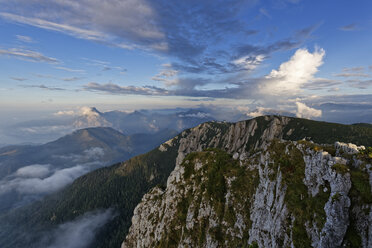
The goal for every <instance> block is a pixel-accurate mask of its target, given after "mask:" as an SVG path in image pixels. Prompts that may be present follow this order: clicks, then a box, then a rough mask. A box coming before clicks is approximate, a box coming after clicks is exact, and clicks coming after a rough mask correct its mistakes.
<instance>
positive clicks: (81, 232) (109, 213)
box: [42, 209, 116, 248]
mask: <svg viewBox="0 0 372 248" xmlns="http://www.w3.org/2000/svg"><path fill="white" fill-rule="evenodd" d="M115 216H116V215H115V212H114V211H113V209H107V210H101V211H94V212H88V213H85V214H84V215H83V216H81V217H79V218H77V219H76V220H73V221H70V222H67V223H63V224H61V225H59V226H58V227H57V228H56V229H55V230H53V231H52V233H51V234H49V235H50V236H52V237H51V238H48V239H50V240H51V242H49V243H51V244H50V245H49V246H45V244H43V245H42V246H44V247H48V248H65V247H69V248H85V247H88V246H89V245H90V244H91V243H92V242H93V240H94V238H95V235H96V234H97V232H98V231H99V229H100V228H101V227H103V226H104V225H105V224H106V223H107V222H109V221H110V220H112V219H113V218H114V217H115Z"/></svg>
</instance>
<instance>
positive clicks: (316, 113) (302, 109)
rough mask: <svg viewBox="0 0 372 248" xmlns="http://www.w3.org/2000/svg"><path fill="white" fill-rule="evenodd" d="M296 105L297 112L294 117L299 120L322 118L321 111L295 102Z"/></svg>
mask: <svg viewBox="0 0 372 248" xmlns="http://www.w3.org/2000/svg"><path fill="white" fill-rule="evenodd" d="M296 105H297V112H296V116H297V117H299V118H306V119H311V118H313V117H321V116H322V110H319V109H315V108H311V107H309V106H306V104H304V103H301V102H296Z"/></svg>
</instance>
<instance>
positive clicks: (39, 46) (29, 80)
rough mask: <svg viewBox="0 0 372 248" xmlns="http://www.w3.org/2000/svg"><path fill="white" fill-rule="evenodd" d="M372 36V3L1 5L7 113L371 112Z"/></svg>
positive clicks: (1, 99)
mask: <svg viewBox="0 0 372 248" xmlns="http://www.w3.org/2000/svg"><path fill="white" fill-rule="evenodd" d="M371 31H372V1H370V0H356V1H349V0H312V1H310V0H267V1H262V0H261V1H260V0H246V1H240V0H225V1H219V0H214V1H200V0H198V1H194V0H188V1H185V0H184V1H178V0H175V1H168V0H152V1H146V0H106V1H101V0H80V1H74V0H50V1H42V0H0V33H1V39H0V72H1V73H0V116H1V117H0V118H2V119H3V121H2V122H3V123H4V122H9V121H10V120H11V119H14V118H18V117H17V115H18V116H19V115H20V114H22V116H23V117H24V116H28V115H29V116H33V117H35V113H38V115H39V116H42V115H43V113H44V112H45V113H47V112H48V111H49V112H53V111H58V110H68V109H73V108H76V107H77V106H95V107H98V108H99V109H101V110H113V109H120V110H133V109H140V108H148V109H154V108H169V107H197V106H226V105H229V106H233V107H234V106H236V107H241V108H242V107H243V108H245V109H246V110H247V111H249V112H250V113H251V115H255V113H256V114H259V113H260V112H261V111H262V110H265V109H278V110H282V111H292V112H295V113H296V115H297V116H299V117H306V118H319V117H321V116H322V110H321V108H320V105H321V104H325V103H333V104H357V105H361V104H362V105H363V104H364V105H368V106H372V56H371V55H372V46H371V44H372V32H371ZM371 108H372V107H371ZM49 112H48V113H49Z"/></svg>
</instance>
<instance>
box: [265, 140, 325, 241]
mask: <svg viewBox="0 0 372 248" xmlns="http://www.w3.org/2000/svg"><path fill="white" fill-rule="evenodd" d="M286 147H287V149H288V153H286V152H285V151H286ZM269 151H270V152H271V153H272V158H273V160H274V162H273V163H272V164H271V166H272V169H273V171H277V168H278V167H280V171H281V173H282V176H283V182H282V183H283V187H286V195H285V201H286V204H287V207H288V209H289V211H290V212H291V213H292V215H293V216H294V218H295V219H294V223H293V229H292V232H293V243H294V245H295V247H311V240H310V238H309V237H308V235H307V233H306V229H305V223H306V221H310V222H312V221H315V222H316V224H317V225H318V227H320V228H321V227H322V226H323V225H324V223H325V221H326V215H325V212H324V205H325V203H326V202H327V201H328V199H329V190H328V192H324V191H323V188H322V187H321V188H320V189H319V193H318V194H317V195H316V196H315V197H312V196H311V195H309V194H308V191H307V187H306V185H305V184H304V183H303V178H304V176H305V163H304V161H303V158H302V157H303V155H302V153H301V152H300V151H299V150H298V149H297V148H296V147H295V146H293V145H292V144H291V143H288V142H285V143H281V142H279V141H273V142H272V144H271V146H270V147H269ZM327 187H329V186H327ZM288 224H290V223H288Z"/></svg>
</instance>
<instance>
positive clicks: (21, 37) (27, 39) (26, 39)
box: [16, 35, 35, 43]
mask: <svg viewBox="0 0 372 248" xmlns="http://www.w3.org/2000/svg"><path fill="white" fill-rule="evenodd" d="M16 38H17V40H19V41H21V42H25V43H34V42H35V41H34V40H33V39H32V38H31V37H29V36H26V35H16Z"/></svg>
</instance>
